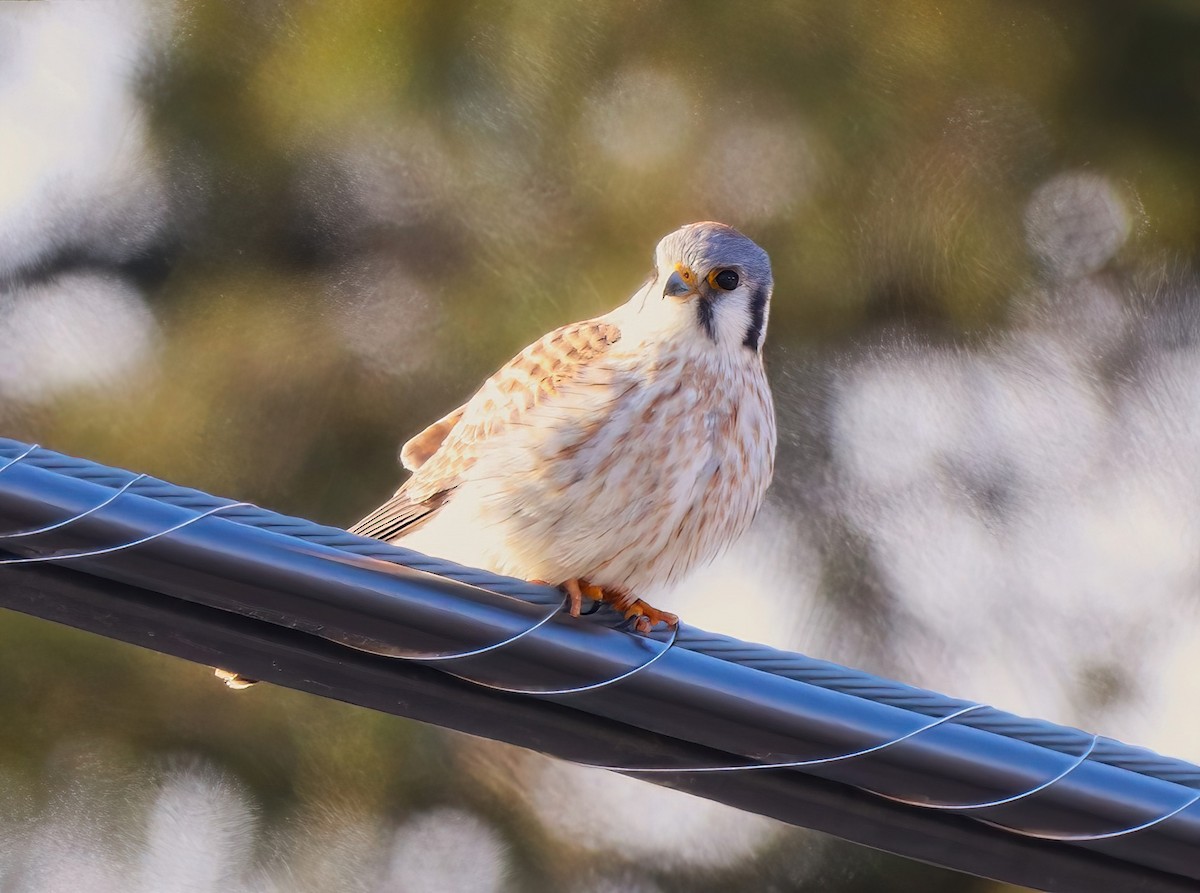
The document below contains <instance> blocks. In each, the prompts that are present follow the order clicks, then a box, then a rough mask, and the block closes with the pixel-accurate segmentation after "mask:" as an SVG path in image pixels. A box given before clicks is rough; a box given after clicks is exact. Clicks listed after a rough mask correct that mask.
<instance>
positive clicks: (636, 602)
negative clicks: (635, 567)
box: [562, 578, 679, 633]
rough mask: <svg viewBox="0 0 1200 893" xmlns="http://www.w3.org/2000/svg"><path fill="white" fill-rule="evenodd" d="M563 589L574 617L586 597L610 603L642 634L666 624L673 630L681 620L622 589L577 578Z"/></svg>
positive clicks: (565, 584) (571, 580)
mask: <svg viewBox="0 0 1200 893" xmlns="http://www.w3.org/2000/svg"><path fill="white" fill-rule="evenodd" d="M562 588H563V590H564V591H566V593H567V595H568V596H569V598H570V610H571V616H572V617H578V616H579V614H580V607H581V605H582V603H583V597H584V596H585V595H586V596H587V597H588V598H590V599H594V600H595V601H598V602H608V603H609V604H610V605H612V606H613V607H614V608H616V609H617V610H618V611H620V612H621V613H622V614H624V615H625V619H626V620H632V621H633V628H634V629H636V630H637V631H638V632H640V633H648V632H650V630H651V629H653V628H654V627H655V626H656V625H658V624H659V623H665V624H666V625H667V626H668V627H670V628H672V629H673V628H675V627H676V626H678V625H679V618H678V617H676V616H675V615H674V614H670V613H668V612H666V611H660V610H659V609H658V608H655V607H653V606H652V605H648V604H646V603H645V602H644V601H642V600H641V599H640V598H633V597H632V596H630V594H629V593H628V592H625V591H623V590H620V589H605V588H604V587H603V586H596V585H595V584H593V583H589V582H588V581H587V580H580V579H575V578H572V579H570V580H567V581H566V582H565V583H563V585H562Z"/></svg>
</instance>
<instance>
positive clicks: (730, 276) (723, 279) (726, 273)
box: [712, 270, 738, 291]
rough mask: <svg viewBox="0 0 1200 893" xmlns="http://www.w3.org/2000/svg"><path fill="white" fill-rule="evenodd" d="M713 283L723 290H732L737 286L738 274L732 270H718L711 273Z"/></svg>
mask: <svg viewBox="0 0 1200 893" xmlns="http://www.w3.org/2000/svg"><path fill="white" fill-rule="evenodd" d="M712 281H713V284H714V285H716V286H717V287H718V288H720V289H724V290H725V291H733V290H734V289H735V288H737V287H738V274H737V273H735V272H734V271H733V270H720V271H718V272H716V273H714V274H713V277H712Z"/></svg>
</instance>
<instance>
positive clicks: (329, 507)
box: [0, 0, 1200, 890]
mask: <svg viewBox="0 0 1200 893" xmlns="http://www.w3.org/2000/svg"><path fill="white" fill-rule="evenodd" d="M1198 9H1200V8H1198V7H1197V6H1196V5H1195V4H1193V3H1190V2H1187V0H1143V2H1140V3H1119V2H1114V0H1093V2H1086V0H1074V2H1062V3H1044V2H1042V3H1039V2H1032V0H956V2H953V3H950V2H935V0H910V2H903V3H897V2H885V0H874V2H846V3H831V2H823V0H807V2H794V0H789V2H765V3H758V4H740V3H723V2H684V0H675V2H669V0H662V2H633V0H619V2H607V3H601V2H569V3H567V2H564V3H536V2H519V0H496V2H446V0H436V2H435V0H406V2H395V0H359V2H347V3H337V4H330V3H316V2H305V3H287V2H253V3H245V4H240V3H224V2H182V3H180V4H179V5H178V6H177V7H176V8H175V10H174V13H173V18H172V19H171V21H170V23H169V25H168V26H166V31H167V33H166V35H165V36H163V37H161V38H159V39H158V41H157V43H155V44H154V46H155V51H154V52H153V53H152V54H151V55H150V56H149V57H148V58H147V59H146V60H145V61H144V63H143V64H142V66H141V69H140V77H139V80H138V83H137V91H138V93H139V96H140V97H141V100H142V102H143V104H144V107H145V110H146V113H147V115H148V119H149V122H150V125H151V130H150V133H151V142H150V146H149V149H150V152H151V155H152V156H153V158H154V159H155V163H157V164H161V165H162V168H163V172H164V173H163V176H164V179H165V184H166V187H167V195H168V214H167V217H166V222H165V225H164V226H163V228H162V230H161V232H159V233H158V235H157V237H156V238H155V239H154V241H153V245H152V247H151V248H150V249H148V250H146V251H142V252H140V253H138V254H137V255H136V256H134V257H132V258H128V259H126V260H123V261H121V262H118V263H113V262H109V261H105V260H104V259H103V258H104V255H103V253H102V252H93V251H91V250H90V248H89V246H88V245H86V244H79V245H66V246H59V249H58V250H55V251H50V252H48V253H47V254H46V256H45V257H44V258H43V260H42V261H41V262H40V263H39V264H38V265H36V266H35V267H33V268H26V269H23V270H19V271H16V272H15V273H10V278H11V280H12V281H14V282H18V283H19V282H20V281H22V280H23V279H42V278H46V277H52V276H54V275H56V274H57V273H59V272H62V271H67V270H95V269H102V270H105V271H108V272H112V273H114V274H115V275H118V276H122V277H126V278H128V279H130V280H131V281H133V282H135V283H136V284H137V285H138V286H139V287H140V289H141V290H142V292H143V294H144V295H145V296H146V298H147V300H148V302H149V304H150V306H151V307H152V309H153V312H154V315H155V317H156V320H157V325H158V327H159V330H158V342H157V345H156V352H155V357H154V359H153V362H152V364H151V367H152V368H148V369H146V370H144V374H141V375H139V376H136V377H135V378H134V379H132V380H129V381H126V382H125V383H124V384H123V385H122V387H121V388H119V389H109V390H106V391H95V390H82V391H76V392H71V393H64V394H60V395H58V396H56V397H55V398H54V399H52V400H48V401H44V402H38V403H20V402H13V403H11V404H6V405H3V406H0V421H2V422H3V425H4V430H5V432H6V433H8V434H11V435H13V436H17V437H22V438H25V439H29V440H37V441H39V442H42V443H44V444H47V445H50V446H53V447H54V448H56V449H60V450H62V451H64V452H68V453H72V452H73V453H78V454H81V455H85V456H88V457H90V458H94V459H96V460H98V461H103V462H108V463H112V464H116V465H121V466H126V467H130V468H134V469H137V470H139V471H145V472H149V473H152V474H156V475H159V476H162V477H165V478H167V479H170V480H174V481H177V482H179V483H184V484H188V485H192V486H196V487H200V488H203V489H207V490H210V491H213V492H216V493H220V494H225V495H232V496H237V497H238V498H240V499H247V500H252V501H256V502H259V503H261V504H263V505H267V506H270V507H272V508H275V509H278V510H281V511H284V512H288V513H294V514H299V515H304V516H307V517H311V518H314V519H318V520H321V521H325V522H329V523H337V524H347V523H350V522H352V521H353V520H355V519H356V517H358V516H359V515H361V514H362V513H364V512H365V511H366V510H368V509H369V508H371V507H372V506H373V505H374V504H375V502H377V501H378V500H379V499H380V498H381V497H382V496H383V495H385V494H386V493H387V492H390V489H391V488H392V487H394V486H395V484H396V483H397V481H398V479H399V472H398V469H397V467H396V465H395V459H394V456H395V449H396V446H397V444H398V443H399V442H400V441H401V440H402V439H403V438H404V437H405V436H406V435H407V434H408V433H411V432H412V431H414V430H416V429H418V428H420V427H421V426H423V425H424V424H426V423H427V422H428V421H430V420H431V419H433V418H435V417H437V416H438V415H440V414H441V413H443V412H445V411H446V410H448V409H449V408H451V407H452V406H453V405H456V402H457V401H460V400H461V399H463V398H464V397H466V396H467V395H469V393H470V391H471V388H472V386H473V385H474V384H475V383H476V382H478V380H479V379H480V378H481V377H482V376H484V375H485V374H487V373H488V372H489V371H490V370H491V369H493V368H494V367H495V366H497V365H498V364H499V363H500V362H502V361H503V360H505V359H506V358H507V357H508V356H510V355H511V354H512V353H513V352H515V351H516V350H517V349H518V348H519V347H521V346H522V345H524V344H526V343H528V342H529V341H530V340H532V339H533V338H535V337H537V336H538V335H540V334H541V333H542V332H544V331H546V330H548V329H549V328H551V327H554V326H556V325H559V324H562V323H564V322H568V321H570V320H573V319H578V318H584V317H587V316H590V315H594V314H597V313H600V312H603V311H605V310H607V309H609V308H610V307H612V306H614V305H615V304H616V303H619V302H620V301H622V300H624V297H625V296H626V295H628V294H629V293H630V292H631V291H632V290H633V288H634V287H636V285H637V284H638V283H639V282H640V281H641V277H642V275H643V274H644V272H645V268H646V266H647V263H648V259H649V257H650V250H651V247H652V245H653V243H654V241H655V240H656V239H657V238H658V237H660V236H661V235H663V234H664V233H666V232H668V231H670V230H671V229H673V228H675V227H676V226H677V225H679V224H681V223H684V222H687V221H689V220H694V219H705V218H715V219H721V220H725V221H727V222H729V223H732V224H734V225H736V226H738V227H739V228H741V229H743V230H744V231H745V232H746V233H747V234H749V235H750V236H752V237H753V238H755V239H756V240H757V241H759V242H760V243H761V244H762V245H763V246H764V247H766V248H767V249H768V251H769V252H770V254H771V256H772V259H773V262H774V266H775V274H776V281H777V289H776V295H775V300H774V303H773V308H772V316H771V329H770V335H769V339H768V348H767V355H768V360H769V362H770V363H771V364H772V366H773V367H774V368H777V369H786V368H787V367H788V365H789V363H792V361H793V360H794V359H795V358H796V357H797V356H800V355H805V354H806V353H807V352H811V351H813V350H820V349H823V348H825V347H827V346H829V345H836V344H840V343H845V342H847V341H854V340H858V339H863V338H866V337H869V336H870V335H871V334H873V333H874V332H876V331H877V330H878V329H880V328H881V327H889V326H896V325H904V326H911V327H913V328H914V329H919V330H921V331H923V332H926V333H931V336H950V337H971V338H984V339H986V338H987V337H989V336H990V335H991V334H993V333H995V332H998V331H1002V330H1003V328H1004V327H1005V325H1006V324H1007V323H1008V322H1009V319H1010V311H1011V307H1012V305H1013V302H1014V301H1017V300H1019V299H1020V298H1021V297H1022V295H1023V294H1025V293H1026V292H1028V291H1029V290H1030V289H1032V288H1034V287H1035V286H1037V285H1038V284H1039V283H1040V282H1042V281H1043V280H1044V278H1045V277H1046V275H1047V272H1046V270H1045V269H1043V267H1042V266H1040V265H1039V261H1038V258H1037V257H1035V256H1034V254H1033V253H1032V252H1031V251H1030V249H1029V246H1028V243H1027V238H1026V231H1025V216H1024V215H1025V211H1026V207H1027V205H1028V202H1029V199H1030V196H1031V194H1032V193H1033V192H1034V190H1035V189H1036V188H1037V187H1038V186H1039V184H1041V183H1042V182H1044V181H1045V180H1046V179H1047V178H1049V177H1050V176H1052V175H1054V174H1056V173H1059V172H1062V171H1066V170H1080V169H1082V170H1088V171H1095V172H1099V173H1101V174H1103V175H1104V176H1106V177H1108V178H1109V179H1110V180H1111V181H1113V182H1115V183H1117V184H1118V185H1119V187H1120V189H1121V192H1122V195H1123V197H1124V200H1125V203H1126V206H1127V209H1128V210H1129V212H1130V215H1131V224H1132V228H1133V229H1132V236H1131V238H1130V240H1129V241H1128V242H1127V243H1126V244H1125V246H1124V248H1123V249H1122V251H1121V254H1120V255H1119V256H1118V257H1117V258H1116V260H1115V261H1114V267H1115V268H1116V269H1126V268H1134V267H1140V266H1145V265H1155V264H1169V263H1170V264H1174V263H1179V262H1181V259H1182V262H1184V263H1187V262H1188V258H1190V257H1191V256H1192V254H1193V253H1194V251H1195V246H1196V244H1197V242H1198V241H1200V202H1198V201H1197V195H1200V165H1198V164H1197V158H1200V52H1197V50H1196V48H1197V47H1200V11H1198ZM2 24H3V13H0V26H2ZM781 414H782V415H785V416H786V408H785V407H781ZM2 621H3V622H2V623H0V678H3V679H5V680H6V684H5V685H4V686H2V687H0V716H4V717H6V718H7V719H8V720H9V722H7V723H4V724H3V725H2V726H0V761H2V762H3V763H4V764H5V765H9V766H22V767H25V771H27V772H28V773H30V774H31V775H36V774H37V773H38V772H45V771H48V770H47V769H46V765H47V764H46V763H45V759H46V754H47V753H51V754H53V753H55V752H56V748H57V747H60V746H61V743H62V742H64V741H71V740H74V739H91V738H95V739H99V740H103V741H106V742H111V746H112V747H113V748H116V749H117V750H120V751H122V752H125V751H127V752H128V753H130V754H151V755H153V754H166V753H169V752H173V751H175V750H178V749H191V750H195V751H198V752H201V753H204V754H207V755H209V756H211V757H212V758H213V759H216V760H218V761H220V762H221V763H222V764H223V765H228V766H230V767H231V768H232V769H234V770H235V771H236V772H237V773H238V774H239V775H240V777H242V778H243V779H244V780H246V781H247V783H249V784H251V785H253V786H254V788H255V790H256V791H258V792H259V793H260V794H261V796H262V797H263V798H264V802H265V803H267V804H269V808H280V809H283V808H285V807H286V805H287V804H290V803H294V802H297V801H306V800H312V801H320V800H321V799H322V798H338V799H340V800H342V801H345V802H352V803H354V804H356V808H358V809H361V810H363V811H371V810H378V811H382V812H384V813H397V814H398V813H401V812H403V810H405V809H406V808H410V807H412V806H413V805H414V804H422V803H434V802H462V803H467V804H469V805H471V806H472V807H473V808H476V809H479V810H481V811H484V812H485V813H487V814H489V815H491V816H493V817H494V818H495V819H496V820H497V821H498V822H505V821H507V822H509V823H510V825H511V826H512V828H513V829H514V830H513V835H514V840H524V841H525V842H524V843H523V844H519V845H518V849H519V850H520V847H521V846H525V847H527V848H528V849H526V850H521V851H520V852H521V855H520V857H519V858H520V859H521V860H523V861H522V863H521V864H523V865H524V866H525V867H524V869H523V875H522V878H523V883H527V884H528V885H529V888H530V889H533V888H535V887H536V886H537V885H538V884H543V885H547V884H550V883H552V881H551V879H552V878H553V877H555V872H556V871H560V870H562V869H561V868H554V867H551V868H549V869H547V868H545V867H544V866H545V865H554V864H556V863H554V858H555V857H556V855H557V856H562V854H561V853H559V854H555V853H554V852H552V850H551V848H550V847H549V846H548V845H547V844H546V843H545V842H544V841H540V842H539V839H538V838H537V836H536V834H535V833H534V832H533V831H531V830H530V828H529V827H528V825H527V824H522V822H526V821H527V820H524V819H521V818H519V817H514V816H512V815H509V816H507V818H506V813H505V811H504V809H503V806H502V805H501V804H497V803H496V802H494V801H492V800H490V799H489V798H488V796H487V795H486V794H484V793H481V792H480V791H479V790H478V788H477V787H476V786H474V785H472V784H471V783H470V780H469V778H468V779H466V780H464V777H463V776H462V774H461V773H460V772H459V771H458V770H457V768H456V766H455V765H454V760H453V757H452V756H450V757H447V756H439V746H438V745H437V744H436V743H431V742H436V741H439V740H440V739H439V738H438V737H437V735H436V733H433V732H431V731H429V730H426V729H422V728H417V727H414V726H412V725H411V724H406V723H403V722H400V721H396V720H393V719H388V718H383V717H378V716H371V715H367V714H364V713H361V712H357V711H352V710H349V709H348V708H345V707H342V706H340V705H335V704H324V703H318V702H316V701H315V700H314V699H311V698H304V697H301V696H299V695H295V694H292V693H287V692H277V691H269V692H265V691H256V692H253V693H251V694H249V695H247V696H244V697H240V698H231V697H227V696H226V694H225V692H224V691H222V690H221V689H219V688H218V687H217V686H216V685H215V684H212V683H210V680H209V679H207V678H202V677H204V676H205V674H204V673H203V671H201V670H199V669H197V668H195V667H186V666H181V665H177V664H175V663H173V662H171V661H167V660H165V659H161V658H157V657H154V656H148V655H144V654H139V653H135V652H133V651H131V650H130V649H126V648H123V647H118V646H114V645H110V644H108V643H103V642H98V641H94V640H92V639H89V638H87V637H84V636H81V635H78V634H74V633H70V632H66V631H62V630H57V629H53V628H49V627H47V626H45V625H42V624H38V623H34V622H32V621H28V620H25V619H21V618H15V617H11V616H6V617H4V618H2ZM50 765H51V767H52V766H53V762H51V764H50ZM522 835H523V836H522ZM833 852H835V853H837V854H839V858H841V859H851V858H855V859H856V858H858V857H856V856H850V855H847V851H846V850H835V851H833ZM562 858H565V859H566V860H567V861H566V862H565V863H564V864H572V863H571V862H570V856H569V854H568V855H567V856H564V857H562ZM786 861H787V860H786V858H784V855H783V854H781V852H771V853H768V854H766V855H765V856H764V857H763V859H762V865H760V866H759V867H758V868H756V869H753V870H752V869H749V868H748V869H746V871H745V872H744V873H743V875H742V877H741V880H740V881H738V882H735V881H733V880H731V879H730V878H728V877H726V878H724V879H723V880H722V881H721V884H722V886H721V887H720V888H721V889H735V887H736V886H737V883H744V884H745V885H746V886H745V889H765V888H766V887H765V886H764V885H769V884H771V883H774V884H776V885H777V886H776V888H778V889H790V888H791V887H788V885H787V882H786V881H785V880H781V879H782V878H786V876H787V869H786ZM539 866H541V867H539ZM892 866H893V863H890V862H885V861H880V860H879V859H877V858H875V857H871V858H869V859H865V861H864V863H863V865H862V867H861V868H860V870H858V871H844V872H842V871H840V870H832V873H831V874H830V875H829V876H828V877H827V878H826V881H827V884H826V885H825V886H823V887H822V889H845V890H852V889H856V890H857V889H862V890H865V889H889V888H890V889H895V887H892V886H890V885H889V883H888V881H887V880H886V873H887V872H889V871H893V870H895V869H894V867H892ZM905 870H912V871H914V872H917V873H919V874H920V881H919V882H918V881H917V880H915V879H914V881H913V883H914V884H918V883H919V885H920V886H921V888H922V889H934V888H935V886H936V885H937V884H942V885H944V886H943V887H941V888H943V889H969V888H971V887H972V883H971V882H970V881H967V880H965V879H952V878H948V877H946V876H943V875H939V874H936V873H934V872H932V871H930V872H922V871H921V870H918V869H905ZM755 872H757V873H755ZM914 877H915V875H914ZM659 880H660V882H661V883H662V884H663V885H664V887H663V888H664V889H671V887H670V884H671V883H672V881H671V880H670V878H659ZM693 881H694V879H693ZM691 889H699V887H698V886H696V887H691ZM714 889H716V887H714ZM914 889H915V887H914Z"/></svg>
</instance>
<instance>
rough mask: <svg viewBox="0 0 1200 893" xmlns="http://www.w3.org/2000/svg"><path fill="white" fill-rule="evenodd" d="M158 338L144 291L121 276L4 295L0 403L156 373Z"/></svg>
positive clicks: (67, 280)
mask: <svg viewBox="0 0 1200 893" xmlns="http://www.w3.org/2000/svg"><path fill="white" fill-rule="evenodd" d="M157 333H158V326H157V324H156V322H155V320H154V316H153V314H152V313H151V312H150V309H149V307H148V306H147V305H146V302H145V301H144V300H143V298H142V296H141V294H140V293H139V292H138V290H137V289H136V288H134V287H133V286H132V285H129V284H128V283H126V282H125V281H124V280H122V279H119V278H117V277H114V276H109V275H104V274H99V275H93V274H84V273H77V274H67V275H63V276H59V277H56V278H54V279H51V280H49V281H46V282H43V283H40V284H37V285H32V286H28V287H24V288H19V289H16V288H14V289H12V290H9V291H3V290H0V402H2V401H6V400H7V401H16V402H20V403H41V402H44V401H46V400H50V399H52V398H54V397H58V396H60V395H63V394H69V393H73V392H78V391H87V390H100V389H112V388H116V387H119V386H120V385H121V384H122V383H123V382H126V381H128V380H129V379H130V378H131V377H133V376H134V375H144V374H146V373H147V372H148V371H149V364H150V362H151V361H152V359H153V357H154V353H155V341H156V336H157Z"/></svg>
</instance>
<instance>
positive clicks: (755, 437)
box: [405, 321, 775, 592]
mask: <svg viewBox="0 0 1200 893" xmlns="http://www.w3.org/2000/svg"><path fill="white" fill-rule="evenodd" d="M663 348H664V345H662V344H659V345H656V346H653V348H652V349H648V346H647V345H645V344H637V343H632V342H631V341H628V340H625V339H622V338H621V336H620V332H619V331H618V330H616V328H615V327H614V326H611V325H609V324H606V323H604V322H603V321H592V322H590V323H581V324H578V326H577V327H566V328H565V329H562V330H559V331H558V332H554V333H551V334H550V335H548V336H546V338H543V339H542V340H541V341H539V342H537V343H536V344H534V345H532V346H531V347H530V348H527V349H526V350H525V351H523V352H522V353H521V354H520V355H518V356H517V357H516V358H514V360H513V361H512V362H511V363H510V364H508V366H506V367H505V369H502V370H501V371H500V372H499V373H497V374H496V375H495V376H493V377H492V379H490V380H489V381H488V382H487V383H486V384H485V385H484V387H483V388H481V389H480V391H479V392H478V393H477V395H476V396H475V397H474V398H473V399H472V400H471V401H470V403H468V404H467V406H466V407H464V412H463V415H462V417H461V419H460V420H458V422H457V424H456V425H455V427H454V430H453V431H451V432H450V434H449V435H448V437H447V441H446V443H444V444H443V447H442V450H440V451H439V453H438V454H435V455H434V456H433V457H432V458H431V459H430V460H429V461H428V463H427V464H426V465H424V466H422V468H421V470H420V472H418V474H417V475H415V476H414V479H413V480H412V481H411V482H410V483H411V484H419V478H421V477H424V476H425V475H426V473H427V471H429V470H431V468H430V467H431V466H435V465H437V464H439V463H452V464H454V465H455V466H456V467H455V469H454V472H453V475H452V476H453V477H454V492H453V494H452V496H451V498H450V499H449V500H448V501H447V502H446V503H445V505H444V506H441V507H439V509H438V514H437V516H436V517H434V518H432V519H431V520H430V522H429V523H428V524H427V525H426V526H425V527H423V528H421V529H419V530H417V531H416V532H415V533H414V534H413V535H412V536H411V537H408V538H406V540H405V544H406V545H411V546H412V547H413V548H417V549H423V550H425V551H430V552H434V553H435V554H441V555H443V556H445V557H449V558H453V559H455V560H458V561H461V562H463V563H469V564H476V565H481V566H484V567H488V568H490V569H493V570H496V571H498V572H501V573H508V574H513V575H517V576H523V577H526V578H531V579H543V580H548V581H550V582H555V583H557V582H561V581H562V580H564V579H567V578H568V577H584V578H586V579H589V580H591V581H592V582H595V583H597V584H598V585H607V586H614V587H620V588H625V589H629V590H631V591H635V592H636V591H642V590H645V589H646V588H648V587H652V586H656V585H660V584H664V583H668V582H671V581H673V580H674V579H676V578H677V577H679V576H682V574H683V573H685V572H686V571H687V570H689V569H690V568H691V567H693V566H695V565H696V564H697V563H698V562H700V561H701V560H704V559H707V558H710V557H712V556H713V555H715V554H717V553H719V552H720V551H721V550H722V548H723V547H724V546H725V545H727V544H728V543H729V542H731V541H732V540H733V539H735V538H736V537H737V536H738V535H740V534H741V533H742V531H743V530H744V529H745V528H746V527H747V526H748V525H749V523H750V521H751V520H752V519H753V517H754V515H755V513H756V511H757V509H758V507H759V505H760V503H761V501H762V497H763V493H764V492H765V490H766V487H767V484H768V483H769V481H770V478H771V471H772V466H773V460H774V448H775V420H774V412H773V409H772V405H771V395H770V390H769V388H768V386H767V381H766V376H765V373H764V370H763V368H762V362H761V359H760V358H759V357H758V356H757V355H752V354H751V353H750V352H747V353H746V354H745V356H744V357H741V358H734V359H733V360H729V359H727V358H724V357H717V358H713V357H705V356H703V355H699V356H698V355H696V354H695V353H694V352H692V351H690V350H679V351H675V352H672V351H671V350H669V349H663ZM406 449H407V447H406ZM447 450H448V453H447V455H445V456H443V455H442V453H443V452H446V451H447ZM432 470H434V471H437V469H436V468H434V469H432ZM438 473H439V475H440V476H442V477H445V470H443V471H441V472H438ZM406 486H407V485H406Z"/></svg>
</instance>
